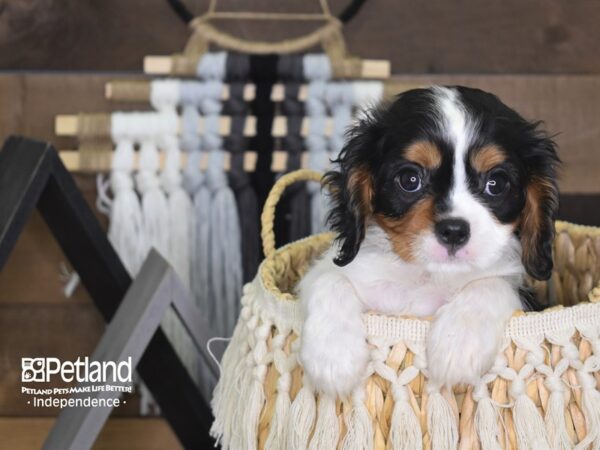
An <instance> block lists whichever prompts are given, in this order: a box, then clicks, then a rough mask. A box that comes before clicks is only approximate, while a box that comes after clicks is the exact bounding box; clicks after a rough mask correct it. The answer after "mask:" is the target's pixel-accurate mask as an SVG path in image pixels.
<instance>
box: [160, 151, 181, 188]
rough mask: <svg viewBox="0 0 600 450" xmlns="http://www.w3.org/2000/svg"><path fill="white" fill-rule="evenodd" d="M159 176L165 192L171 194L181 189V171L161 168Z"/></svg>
mask: <svg viewBox="0 0 600 450" xmlns="http://www.w3.org/2000/svg"><path fill="white" fill-rule="evenodd" d="M167 157H168V155H167ZM160 178H161V181H162V186H163V188H164V189H165V192H166V193H167V194H172V193H173V192H175V191H177V190H179V189H181V173H180V172H179V171H174V170H163V171H162V172H161V174H160Z"/></svg>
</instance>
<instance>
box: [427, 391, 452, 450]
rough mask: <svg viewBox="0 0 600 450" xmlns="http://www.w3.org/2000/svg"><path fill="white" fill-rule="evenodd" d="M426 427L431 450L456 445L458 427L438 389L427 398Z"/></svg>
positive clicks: (447, 448) (442, 449)
mask: <svg viewBox="0 0 600 450" xmlns="http://www.w3.org/2000/svg"><path fill="white" fill-rule="evenodd" d="M427 427H428V429H429V434H430V436H431V448H432V449H433V450H452V449H455V448H457V446H458V427H457V424H456V417H455V416H454V413H453V412H452V409H451V408H450V405H449V404H448V402H447V401H446V399H445V398H444V397H443V396H442V394H441V393H440V392H439V391H433V392H431V393H430V394H429V398H428V399H427Z"/></svg>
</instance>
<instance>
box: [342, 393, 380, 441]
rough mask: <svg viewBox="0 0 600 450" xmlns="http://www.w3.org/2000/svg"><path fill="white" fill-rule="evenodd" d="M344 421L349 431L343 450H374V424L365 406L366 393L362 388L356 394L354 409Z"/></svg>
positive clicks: (353, 401) (353, 400) (353, 398)
mask: <svg viewBox="0 0 600 450" xmlns="http://www.w3.org/2000/svg"><path fill="white" fill-rule="evenodd" d="M344 419H345V423H346V430H347V431H346V436H345V437H344V442H343V444H342V450H372V449H373V424H372V421H371V416H370V415H369V411H368V410H367V406H366V405H365V393H364V390H363V389H362V388H361V389H358V390H357V391H355V392H354V395H353V396H352V409H351V410H350V411H349V413H348V414H347V415H346V416H345V418H344Z"/></svg>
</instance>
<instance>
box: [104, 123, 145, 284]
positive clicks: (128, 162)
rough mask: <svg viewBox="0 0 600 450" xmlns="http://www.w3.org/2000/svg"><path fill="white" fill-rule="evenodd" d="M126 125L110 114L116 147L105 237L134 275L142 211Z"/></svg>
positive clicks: (136, 266)
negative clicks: (135, 184)
mask: <svg viewBox="0 0 600 450" xmlns="http://www.w3.org/2000/svg"><path fill="white" fill-rule="evenodd" d="M128 125H129V121H128V118H127V115H126V114H124V113H113V114H112V116H111V132H112V138H113V141H114V142H115V143H116V148H115V152H114V155H113V159H112V169H111V175H110V186H111V189H112V192H113V196H114V199H113V201H112V204H111V210H110V222H109V227H108V238H109V240H110V242H111V243H112V245H113V246H114V247H115V250H116V251H117V253H118V255H119V257H120V258H121V261H123V265H124V266H125V268H126V269H127V271H128V272H129V274H130V275H131V276H135V275H136V274H137V272H138V270H139V269H140V266H141V264H142V261H141V246H142V242H143V240H144V234H143V219H142V211H141V207H140V203H139V201H138V197H137V195H136V193H135V191H134V189H133V179H132V171H133V166H134V154H135V151H134V148H133V140H132V137H131V133H130V130H129V127H128Z"/></svg>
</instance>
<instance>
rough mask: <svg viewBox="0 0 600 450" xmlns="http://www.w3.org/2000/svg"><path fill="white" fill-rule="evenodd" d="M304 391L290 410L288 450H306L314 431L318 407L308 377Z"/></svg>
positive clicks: (304, 384) (301, 390) (304, 383)
mask: <svg viewBox="0 0 600 450" xmlns="http://www.w3.org/2000/svg"><path fill="white" fill-rule="evenodd" d="M302 385H303V386H302V389H300V391H299V392H298V395H296V398H295V399H294V401H293V402H292V406H291V408H290V414H289V420H288V426H287V428H286V430H287V447H286V448H287V449H289V450H306V448H307V447H308V440H309V438H310V434H311V432H312V430H313V426H314V423H315V416H316V414H317V411H316V409H317V406H316V404H315V394H314V393H313V391H312V388H311V386H310V383H309V381H308V379H307V378H306V376H304V377H303V380H302Z"/></svg>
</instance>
